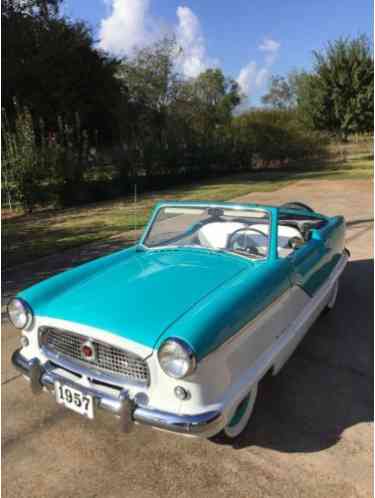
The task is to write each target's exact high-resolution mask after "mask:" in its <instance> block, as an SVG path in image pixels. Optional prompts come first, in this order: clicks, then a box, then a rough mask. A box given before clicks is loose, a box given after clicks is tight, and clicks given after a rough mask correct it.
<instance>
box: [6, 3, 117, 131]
mask: <svg viewBox="0 0 375 498" xmlns="http://www.w3.org/2000/svg"><path fill="white" fill-rule="evenodd" d="M3 1H4V0H3ZM11 3H12V5H11ZM11 3H9V2H8V5H7V6H6V9H5V10H4V11H3V12H2V28H3V31H2V37H3V38H2V41H3V43H2V50H3V54H2V55H3V57H2V69H3V85H2V87H3V88H2V98H3V107H5V108H6V110H7V112H8V115H9V117H10V119H11V118H12V115H13V116H14V115H15V108H14V105H13V101H14V99H16V100H17V102H18V103H19V105H20V106H22V107H23V106H26V107H27V108H28V109H29V110H30V112H31V114H32V115H33V116H34V117H38V118H39V117H41V118H43V120H44V122H45V123H46V126H47V127H49V128H56V125H57V117H58V116H60V117H62V118H63V120H64V121H69V120H70V121H72V120H73V119H74V116H75V114H76V113H77V112H78V114H79V115H80V119H81V122H82V126H83V127H84V128H85V129H88V130H92V131H93V132H94V130H99V136H100V137H102V138H103V137H106V138H107V139H110V138H111V137H112V136H114V137H116V128H115V126H114V124H115V123H116V113H117V109H118V105H119V99H120V98H121V94H120V82H119V81H118V80H117V79H116V77H115V72H116V70H117V65H118V62H117V61H116V60H115V59H113V58H110V57H107V56H106V55H105V54H103V53H101V52H100V51H98V50H96V49H95V48H94V47H93V38H92V34H91V32H90V30H89V28H88V27H87V26H86V25H85V24H84V23H81V22H71V21H69V20H66V19H64V18H61V17H59V16H57V15H52V14H53V12H54V9H55V8H57V6H58V3H59V2H57V1H54V0H48V1H47V0H46V1H43V2H42V1H41V0H35V1H33V2H26V3H24V2H11ZM31 3H32V4H34V7H35V6H36V7H35V8H33V9H31V10H29V7H30V5H31ZM15 4H17V5H15ZM26 4H27V6H28V9H26V8H24V7H25V5H26ZM29 4H30V5H29ZM38 6H39V8H38ZM50 11H51V12H50Z"/></svg>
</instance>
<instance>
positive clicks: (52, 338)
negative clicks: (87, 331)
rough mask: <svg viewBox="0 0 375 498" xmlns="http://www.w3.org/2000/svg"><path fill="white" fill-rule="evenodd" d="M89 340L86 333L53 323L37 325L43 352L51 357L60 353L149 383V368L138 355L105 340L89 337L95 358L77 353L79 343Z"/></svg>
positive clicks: (112, 372)
mask: <svg viewBox="0 0 375 498" xmlns="http://www.w3.org/2000/svg"><path fill="white" fill-rule="evenodd" d="M87 340H89V338H88V337H86V336H82V335H80V334H76V333H74V332H69V331H67V330H62V329H56V328H53V327H41V328H40V329H39V343H40V346H41V348H42V349H43V350H44V351H45V353H46V354H47V356H49V353H50V354H52V355H53V356H54V357H55V358H56V357H59V356H63V357H65V358H69V359H70V360H75V361H78V362H80V363H81V364H82V363H83V364H85V365H87V366H88V367H95V368H99V369H100V370H103V371H104V372H108V373H111V374H115V375H120V376H123V377H126V378H127V379H129V380H131V381H137V382H141V383H147V384H148V383H149V371H148V367H147V364H146V362H145V361H144V360H142V358H140V357H139V356H137V355H135V354H134V353H130V352H129V351H125V350H123V349H119V348H117V347H113V346H110V345H109V344H106V343H103V342H99V341H96V340H90V342H91V344H92V345H93V347H94V349H95V359H94V360H88V359H86V358H84V357H83V356H82V354H81V346H82V345H83V344H84V343H85V342H86V341H87Z"/></svg>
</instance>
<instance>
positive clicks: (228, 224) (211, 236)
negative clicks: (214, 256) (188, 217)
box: [198, 221, 246, 249]
mask: <svg viewBox="0 0 375 498" xmlns="http://www.w3.org/2000/svg"><path fill="white" fill-rule="evenodd" d="M245 227H246V225H245V224H244V223H239V222H236V221H233V222H232V221H214V222H213V223H207V225H204V226H203V227H202V228H201V229H200V230H199V231H198V238H199V242H200V243H201V245H202V246H205V247H210V248H211V249H225V248H226V247H227V244H228V238H229V236H230V235H232V233H234V232H235V231H236V230H239V229H240V228H245Z"/></svg>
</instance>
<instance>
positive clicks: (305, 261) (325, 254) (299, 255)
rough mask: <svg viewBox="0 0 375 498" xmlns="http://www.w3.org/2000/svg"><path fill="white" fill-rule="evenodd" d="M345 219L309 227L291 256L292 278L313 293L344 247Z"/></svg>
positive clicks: (335, 219) (334, 219)
mask: <svg viewBox="0 0 375 498" xmlns="http://www.w3.org/2000/svg"><path fill="white" fill-rule="evenodd" d="M344 235H345V223H344V220H343V218H342V217H340V216H337V217H335V218H331V219H330V220H329V221H328V222H327V224H326V225H325V226H324V227H323V228H320V229H316V228H314V229H312V230H311V233H310V238H309V240H308V241H307V242H306V243H305V244H304V245H302V246H301V247H300V248H298V249H296V250H295V251H294V252H293V253H292V254H291V256H290V258H291V263H292V282H293V283H294V284H297V285H299V286H300V287H302V288H303V289H304V291H305V292H307V293H308V294H309V295H310V296H313V295H314V294H315V293H316V292H317V291H318V289H319V288H320V287H321V285H323V284H324V282H325V281H326V280H327V278H328V277H329V275H330V274H331V272H332V270H333V268H334V266H335V265H336V263H337V262H338V260H339V259H340V257H341V255H342V251H343V249H344Z"/></svg>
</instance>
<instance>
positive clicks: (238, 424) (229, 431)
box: [212, 384, 258, 443]
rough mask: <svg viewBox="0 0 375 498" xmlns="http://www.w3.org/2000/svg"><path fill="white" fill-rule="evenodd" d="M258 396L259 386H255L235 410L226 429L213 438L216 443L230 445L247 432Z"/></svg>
mask: <svg viewBox="0 0 375 498" xmlns="http://www.w3.org/2000/svg"><path fill="white" fill-rule="evenodd" d="M257 394H258V384H254V385H253V387H252V388H251V391H250V392H249V393H248V394H247V395H246V396H245V398H243V399H242V400H241V401H240V402H239V403H238V404H237V405H236V406H235V408H234V409H233V413H232V415H231V417H230V420H229V422H228V424H227V425H226V427H224V429H223V430H222V431H221V432H220V433H219V434H217V435H216V436H214V437H213V438H212V440H213V441H214V442H217V443H228V442H230V441H231V440H233V439H235V438H236V437H238V436H239V435H240V434H241V433H242V432H243V431H244V430H245V428H246V426H247V424H248V423H249V420H250V418H251V415H252V414H253V411H254V406H255V400H256V397H257Z"/></svg>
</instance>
